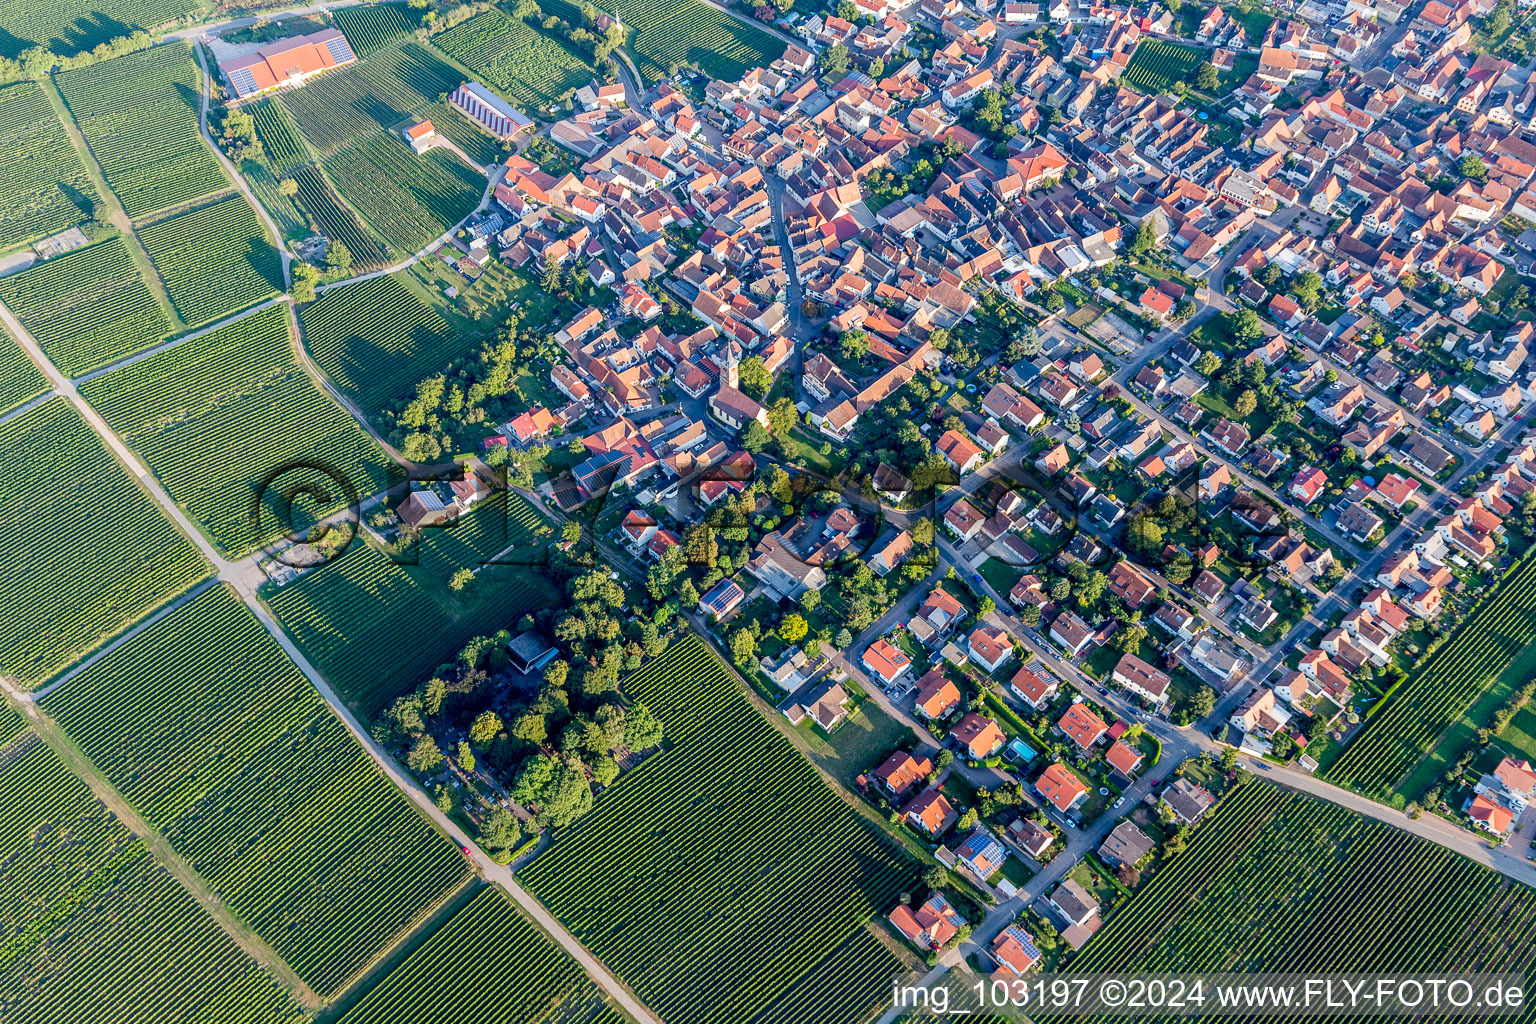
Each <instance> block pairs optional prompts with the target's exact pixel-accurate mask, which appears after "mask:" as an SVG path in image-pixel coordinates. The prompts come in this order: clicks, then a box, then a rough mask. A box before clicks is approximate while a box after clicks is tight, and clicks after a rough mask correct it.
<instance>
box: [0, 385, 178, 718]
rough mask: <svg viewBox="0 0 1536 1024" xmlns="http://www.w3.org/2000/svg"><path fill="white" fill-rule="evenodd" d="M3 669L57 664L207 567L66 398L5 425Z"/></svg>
mask: <svg viewBox="0 0 1536 1024" xmlns="http://www.w3.org/2000/svg"><path fill="white" fill-rule="evenodd" d="M0 455H3V458H4V464H5V467H6V472H5V476H4V477H3V478H0V530H3V531H4V534H5V537H6V551H7V557H6V566H5V568H6V571H5V575H4V578H3V579H0V672H4V673H5V674H7V675H11V676H14V677H15V678H16V679H17V681H18V682H19V683H20V684H21V685H22V686H23V687H35V686H37V685H39V684H41V683H42V682H44V681H45V680H46V679H47V678H48V677H49V676H52V675H53V674H54V673H56V672H58V671H59V670H60V669H62V668H64V667H65V666H66V665H68V664H70V663H71V662H73V661H74V660H75V659H77V658H79V657H80V656H81V655H83V654H85V653H86V652H87V651H90V650H91V649H93V648H95V647H96V646H97V645H99V644H101V643H102V642H103V641H105V640H106V639H107V638H109V637H111V636H114V635H116V634H117V633H119V632H121V631H122V630H123V629H124V628H126V627H127V626H128V625H130V624H131V623H133V622H136V621H138V619H140V618H141V617H143V616H144V615H145V614H147V613H148V612H149V611H150V610H151V609H153V608H155V607H157V606H158V605H160V604H162V603H164V602H165V601H167V600H169V599H170V598H171V597H172V596H173V595H175V594H178V593H180V592H181V591H183V590H185V589H186V588H187V587H188V586H190V585H191V584H192V583H193V582H194V581H195V580H197V579H198V578H200V577H201V576H203V575H204V574H205V573H206V572H207V571H208V567H207V565H206V564H205V563H204V562H203V560H202V558H201V557H200V556H199V555H198V553H197V549H196V548H194V547H193V546H192V545H191V543H190V542H189V541H187V539H186V538H185V537H183V536H182V535H181V534H180V532H178V531H177V529H176V528H175V527H174V526H173V525H171V522H170V521H169V520H167V519H166V518H164V517H163V516H162V515H161V514H160V510H159V508H158V507H156V505H155V504H154V502H153V501H151V500H150V498H149V497H148V496H147V495H145V494H144V492H143V491H141V490H139V488H138V487H137V486H136V485H135V483H134V481H133V480H132V479H131V478H130V477H129V476H128V474H127V473H126V472H125V471H124V470H123V468H122V466H121V465H120V464H119V463H118V462H117V460H116V459H114V458H113V457H112V456H111V454H110V453H108V451H107V449H106V448H105V447H104V446H103V445H102V443H101V441H100V439H99V438H97V436H96V435H95V434H94V433H93V432H92V431H91V430H90V429H88V428H87V427H86V425H85V422H84V421H83V420H81V419H80V417H79V415H78V414H77V413H76V412H75V410H74V409H73V408H72V407H70V405H69V404H68V403H67V402H66V401H65V400H64V399H62V398H59V399H54V400H53V401H50V402H45V403H44V404H42V405H40V406H38V407H37V408H36V409H32V410H29V411H28V412H26V413H24V414H23V415H20V416H17V417H16V418H15V419H12V420H10V421H9V422H7V423H5V424H4V425H0Z"/></svg>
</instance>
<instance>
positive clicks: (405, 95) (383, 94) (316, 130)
mask: <svg viewBox="0 0 1536 1024" xmlns="http://www.w3.org/2000/svg"><path fill="white" fill-rule="evenodd" d="M463 81H464V76H463V75H462V74H461V73H460V72H458V71H457V70H455V69H454V68H453V67H451V66H450V65H449V64H447V63H445V62H444V61H443V60H442V58H440V57H438V56H436V55H435V54H433V53H432V52H431V51H430V50H428V49H426V48H425V47H423V46H421V45H419V44H417V43H414V42H412V43H406V44H404V45H403V46H396V47H391V48H389V49H385V50H381V51H379V52H378V53H375V54H373V55H372V56H370V57H369V58H368V59H366V60H364V61H360V62H359V63H357V64H355V65H352V66H350V67H346V68H341V69H339V70H337V71H333V72H331V73H330V74H328V75H325V76H323V77H321V78H317V79H315V80H314V81H312V82H310V83H309V84H307V85H305V86H304V88H302V89H297V90H294V91H291V92H288V93H285V94H283V97H282V104H283V106H285V107H286V108H287V109H288V112H289V113H290V114H291V115H292V116H293V120H294V122H295V123H296V124H297V125H298V126H299V130H300V131H301V132H302V133H303V134H304V137H305V138H306V139H308V140H309V143H310V145H312V146H314V147H315V150H316V152H319V153H322V154H330V153H334V152H335V151H336V150H338V149H341V148H342V147H344V146H347V145H350V144H352V143H355V142H357V141H358V140H360V139H365V138H372V137H375V136H378V135H379V134H380V133H381V132H383V131H385V130H386V129H389V128H392V127H394V126H395V125H396V124H398V123H399V122H401V121H403V120H405V119H406V118H407V117H409V116H410V115H411V114H412V113H413V112H414V111H416V110H418V109H420V108H421V107H422V106H424V105H425V104H428V103H432V102H435V101H436V100H437V97H438V96H440V95H441V94H443V93H445V92H449V93H451V92H453V90H454V89H457V88H458V87H459V85H460V84H461V83H462V82H463ZM394 141H395V142H396V144H398V145H401V146H404V143H403V142H402V141H400V140H399V139H396V140H394ZM406 152H407V153H409V152H410V150H409V149H407V150H406Z"/></svg>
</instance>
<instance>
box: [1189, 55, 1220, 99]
mask: <svg viewBox="0 0 1536 1024" xmlns="http://www.w3.org/2000/svg"><path fill="white" fill-rule="evenodd" d="M1220 82H1221V76H1220V75H1218V74H1217V73H1216V65H1214V64H1212V63H1211V62H1210V61H1208V60H1203V61H1201V62H1200V66H1199V67H1197V68H1195V88H1196V89H1201V90H1204V91H1205V92H1210V91H1211V90H1212V89H1214V88H1216V86H1217V85H1218V84H1220Z"/></svg>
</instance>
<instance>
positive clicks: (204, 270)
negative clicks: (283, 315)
mask: <svg viewBox="0 0 1536 1024" xmlns="http://www.w3.org/2000/svg"><path fill="white" fill-rule="evenodd" d="M138 234H139V241H140V242H142V243H143V244H144V250H145V251H146V252H148V253H149V258H150V259H151V260H153V261H154V264H155V269H156V270H158V271H159V272H160V279H161V280H163V281H164V282H165V290H166V293H167V294H169V295H170V297H171V303H172V304H173V305H174V306H175V307H176V311H177V312H178V313H180V314H181V318H182V319H183V320H185V321H186V323H187V326H188V327H196V326H198V325H200V324H206V323H210V322H211V321H214V320H217V319H219V318H220V317H222V316H224V315H225V314H227V313H233V312H235V311H236V310H240V309H244V308H245V307H246V306H250V305H253V304H254V303H257V302H259V301H261V300H262V299H264V298H266V297H268V296H269V295H273V294H276V293H277V292H281V291H282V290H283V263H282V260H281V259H280V258H279V257H278V254H277V250H276V249H275V248H273V246H272V243H271V241H269V240H268V238H267V235H266V231H265V230H264V229H263V228H262V226H261V222H260V221H258V220H257V219H256V211H255V210H253V209H251V204H250V203H248V202H246V201H245V197H244V196H243V195H240V194H239V193H238V192H237V193H235V194H234V195H232V196H230V197H229V198H228V199H221V200H219V201H218V202H217V203H214V204H212V205H211V206H205V207H203V208H202V209H200V210H194V211H192V212H191V213H183V214H180V215H178V216H175V217H172V218H171V219H170V220H166V221H161V222H160V223H159V224H155V225H154V226H152V227H147V228H141V229H139V232H138Z"/></svg>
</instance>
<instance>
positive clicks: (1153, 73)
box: [1124, 39, 1203, 92]
mask: <svg viewBox="0 0 1536 1024" xmlns="http://www.w3.org/2000/svg"><path fill="white" fill-rule="evenodd" d="M1202 59H1203V56H1202V54H1201V53H1200V51H1199V50H1193V49H1190V48H1189V47H1187V46H1180V45H1178V44H1176V43H1169V42H1164V41H1163V40H1161V39H1143V40H1142V42H1141V45H1140V46H1138V47H1137V48H1136V53H1135V54H1134V55H1132V57H1131V62H1130V63H1129V64H1128V65H1127V66H1126V69H1125V76H1124V77H1125V80H1126V81H1127V82H1129V83H1131V84H1132V85H1138V86H1140V87H1141V88H1143V89H1145V90H1146V91H1148V92H1167V91H1168V90H1170V89H1172V88H1173V83H1174V82H1184V83H1185V84H1187V85H1190V86H1193V85H1194V81H1195V68H1196V67H1197V66H1198V65H1199V64H1200V61H1201V60H1202Z"/></svg>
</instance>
